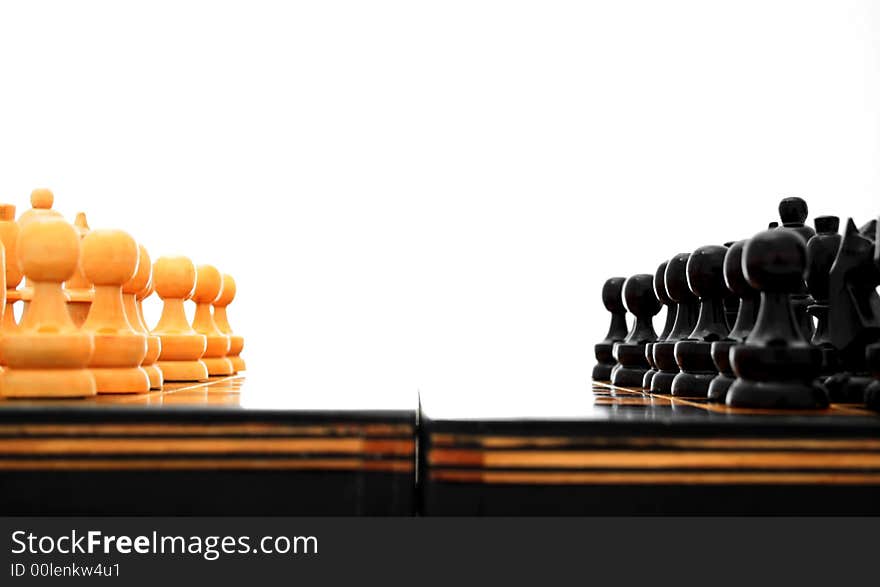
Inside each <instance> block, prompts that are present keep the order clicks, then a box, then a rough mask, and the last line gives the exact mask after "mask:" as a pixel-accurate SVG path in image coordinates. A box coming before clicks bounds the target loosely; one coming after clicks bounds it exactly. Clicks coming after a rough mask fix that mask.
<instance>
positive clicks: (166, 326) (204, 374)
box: [153, 257, 208, 381]
mask: <svg viewBox="0 0 880 587" xmlns="http://www.w3.org/2000/svg"><path fill="white" fill-rule="evenodd" d="M153 284H154V285H155V287H156V293H157V294H158V295H159V297H160V298H161V299H162V301H163V302H164V306H163V307H162V316H161V317H160V318H159V323H158V324H157V325H156V327H155V328H154V329H153V334H155V335H157V336H158V337H159V339H160V340H161V347H162V349H161V351H160V354H159V361H158V363H157V364H158V365H159V368H160V369H161V370H162V375H163V376H164V377H165V381H207V379H208V368H207V367H206V366H205V364H204V363H203V362H202V361H201V360H200V359H201V357H202V355H204V354H205V349H206V348H207V345H208V339H207V338H206V337H205V335H204V334H199V333H197V332H196V331H195V330H193V329H192V327H190V325H189V322H187V320H186V312H185V311H184V307H183V302H184V301H186V300H188V299H190V297H191V296H192V293H193V290H194V289H195V286H196V268H195V266H194V265H193V263H192V261H190V260H189V259H188V258H186V257H159V259H158V260H156V262H155V263H154V264H153Z"/></svg>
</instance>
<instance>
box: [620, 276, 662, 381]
mask: <svg viewBox="0 0 880 587" xmlns="http://www.w3.org/2000/svg"><path fill="white" fill-rule="evenodd" d="M623 302H624V304H625V305H626V309H627V310H629V312H630V313H632V314H633V316H635V321H634V322H633V327H632V329H630V331H629V334H627V336H626V338H625V339H624V340H623V342H618V343H615V344H614V358H615V359H617V362H618V365H617V366H616V367H614V369H613V370H612V371H611V383H612V384H614V385H617V386H619V387H641V385H642V382H643V381H644V379H645V373H647V371H648V367H649V366H648V360H647V359H645V345H646V344H647V343H649V342H655V341H656V340H657V332H656V331H655V330H654V324H653V321H652V320H653V318H654V316H656V315H657V313H658V312H659V311H660V300H658V299H657V296H656V295H655V294H654V276H653V275H650V274H648V273H640V274H638V275H633V276H632V277H630V278H629V279H627V280H626V281H625V282H624V284H623Z"/></svg>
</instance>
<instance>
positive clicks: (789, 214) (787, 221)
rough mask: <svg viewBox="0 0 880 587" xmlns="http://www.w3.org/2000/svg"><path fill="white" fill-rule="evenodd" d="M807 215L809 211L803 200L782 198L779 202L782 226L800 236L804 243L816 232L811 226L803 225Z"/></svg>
mask: <svg viewBox="0 0 880 587" xmlns="http://www.w3.org/2000/svg"><path fill="white" fill-rule="evenodd" d="M809 214H810V210H809V208H808V207H807V202H806V201H805V200H804V199H803V198H798V197H791V198H783V200H782V201H781V202H779V218H780V220H782V226H783V227H784V228H788V229H790V230H793V231H794V232H796V233H798V234H799V235H801V238H803V239H804V242H807V241H808V240H810V239H811V238H813V236H815V234H816V231H815V230H813V228H812V227H811V226H807V225H806V224H805V223H806V221H807V216H808V215H809Z"/></svg>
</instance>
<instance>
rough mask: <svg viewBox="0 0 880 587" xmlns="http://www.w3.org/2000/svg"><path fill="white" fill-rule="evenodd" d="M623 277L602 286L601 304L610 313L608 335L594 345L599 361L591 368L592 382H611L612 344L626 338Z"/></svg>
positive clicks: (612, 364)
mask: <svg viewBox="0 0 880 587" xmlns="http://www.w3.org/2000/svg"><path fill="white" fill-rule="evenodd" d="M624 281H626V278H625V277H612V278H610V279H608V280H607V281H606V282H605V285H603V286H602V303H603V304H604V305H605V309H606V310H608V311H609V312H610V313H611V325H610V326H609V327H608V334H606V335H605V338H604V339H603V340H602V341H601V342H599V343H597V344H596V346H595V351H596V360H597V361H599V362H598V363H597V364H596V366H595V367H593V380H594V381H606V382H610V381H611V370H612V369H613V368H614V366H615V365H617V360H616V359H615V358H614V353H613V350H614V343H615V342H620V341H622V340H623V339H624V338H626V334H627V327H626V307H625V306H624V305H623V282H624Z"/></svg>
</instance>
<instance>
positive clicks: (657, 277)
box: [642, 261, 676, 389]
mask: <svg viewBox="0 0 880 587" xmlns="http://www.w3.org/2000/svg"><path fill="white" fill-rule="evenodd" d="M668 264H669V262H668V261H663V262H662V263H660V266H659V267H657V271H656V272H655V273H654V294H656V296H657V299H658V300H660V303H661V304H663V305H664V306H666V322H665V323H664V324H663V330H662V332H660V335H659V336H658V337H657V340H658V341H661V340H666V337H668V336H669V333H670V332H672V326H673V324H674V323H675V306H676V303H675V302H673V301H672V298H670V297H669V294H668V293H666V266H667V265H668ZM655 344H657V343H654V342H649V343H648V344H646V345H645V358H646V359H647V360H648V365H649V366H650V367H651V368H650V369H649V370H648V372H647V373H645V378H644V379H643V380H642V387H644V388H645V389H651V381H653V379H654V375H655V374H656V373H657V364H656V363H655V362H654V345H655Z"/></svg>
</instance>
